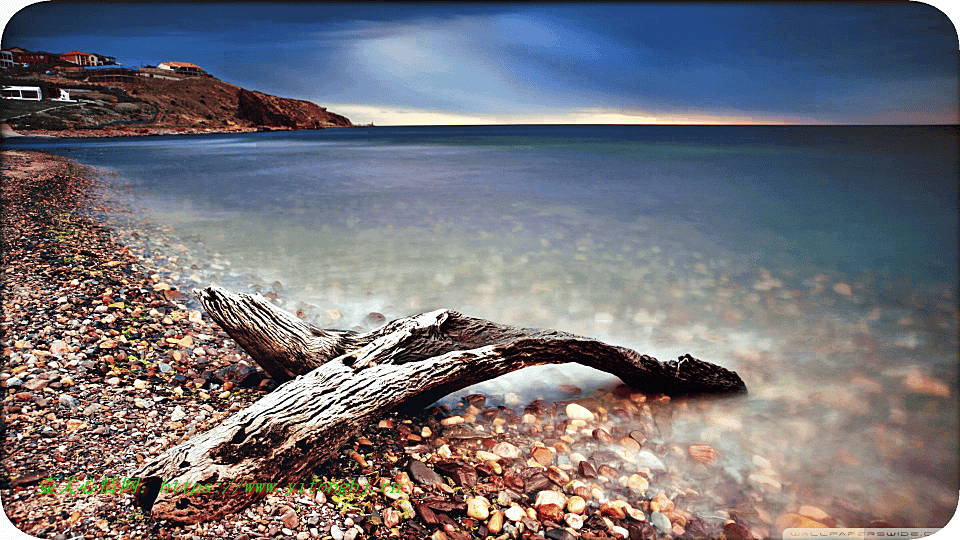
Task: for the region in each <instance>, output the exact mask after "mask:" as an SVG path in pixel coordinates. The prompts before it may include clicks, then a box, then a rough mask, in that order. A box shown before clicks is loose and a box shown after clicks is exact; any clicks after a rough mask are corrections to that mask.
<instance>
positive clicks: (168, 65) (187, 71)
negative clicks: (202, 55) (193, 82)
mask: <svg viewBox="0 0 960 540" xmlns="http://www.w3.org/2000/svg"><path fill="white" fill-rule="evenodd" d="M157 69H162V70H166V71H172V72H174V73H176V74H178V75H188V76H197V77H199V76H201V75H204V74H205V72H204V71H203V70H202V69H200V66H197V65H194V64H191V63H189V62H163V63H161V64H158V65H157Z"/></svg>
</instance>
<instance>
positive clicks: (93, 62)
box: [60, 51, 101, 66]
mask: <svg viewBox="0 0 960 540" xmlns="http://www.w3.org/2000/svg"><path fill="white" fill-rule="evenodd" d="M60 60H63V61H65V62H70V63H71V64H77V65H78V66H99V65H100V64H101V62H100V56H99V55H96V54H91V53H85V52H80V51H70V52H66V53H63V54H61V55H60Z"/></svg>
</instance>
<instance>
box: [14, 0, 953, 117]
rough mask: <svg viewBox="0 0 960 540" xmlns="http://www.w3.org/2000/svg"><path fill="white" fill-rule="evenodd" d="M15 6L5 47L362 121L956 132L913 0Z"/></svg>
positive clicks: (942, 60) (931, 21)
mask: <svg viewBox="0 0 960 540" xmlns="http://www.w3.org/2000/svg"><path fill="white" fill-rule="evenodd" d="M15 1H19V2H20V4H21V5H23V4H27V3H29V0H15ZM0 2H7V3H8V4H9V0H0ZM7 10H8V11H14V12H15V13H12V14H9V13H8V14H6V15H7V17H10V20H9V22H8V24H7V26H6V27H5V29H4V32H3V39H2V46H3V47H4V48H9V47H14V46H19V47H23V48H26V49H29V50H43V51H47V52H53V53H62V52H67V51H71V50H75V49H77V50H81V51H84V52H92V53H98V54H102V55H107V56H115V57H116V58H117V60H118V62H120V63H122V64H124V66H127V67H133V68H137V67H139V66H141V65H156V64H157V63H160V62H165V61H181V62H191V63H194V64H197V65H199V66H200V67H202V68H203V69H205V70H206V71H207V72H209V73H211V74H212V75H214V76H216V77H217V78H220V79H222V80H224V81H227V82H229V83H232V84H236V85H239V86H241V87H244V88H247V89H250V90H258V91H261V92H265V93H268V94H273V95H278V96H283V97H292V98H298V99H307V100H311V101H314V102H316V103H319V104H320V105H322V106H324V107H327V108H328V109H329V110H331V111H333V112H336V113H340V114H343V115H345V116H347V117H348V118H350V119H351V120H352V121H353V122H354V123H358V124H363V123H369V122H374V123H375V124H377V125H440V124H531V123H533V124H536V123H562V124H577V123H592V124H658V123H660V124H662V123H667V124H702V123H705V124H755V123H761V124H957V123H958V66H960V60H958V58H960V45H958V40H957V31H956V29H955V27H954V25H953V23H952V22H951V21H950V18H949V17H948V16H947V15H945V14H944V13H942V12H941V11H940V10H938V9H937V8H936V7H931V6H929V5H926V4H921V3H916V2H910V3H902V4H890V3H856V4H850V3H736V2H731V3H689V4H688V3H643V2H635V3H632V2H619V3H599V4H598V3H590V4H577V3H452V4H437V3H410V4H393V3H387V4H383V3H376V4H374V3H353V4H330V3H309V2H297V3H288V4H285V3H275V2H263V3H257V2H245V3H229V2H217V3H209V4H204V3H143V2H138V3H97V2H80V3H67V2H43V3H37V4H32V5H29V6H27V7H25V8H24V9H22V10H20V11H16V10H15V9H10V8H9V7H8V8H7Z"/></svg>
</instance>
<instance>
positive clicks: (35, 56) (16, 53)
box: [9, 47, 60, 65]
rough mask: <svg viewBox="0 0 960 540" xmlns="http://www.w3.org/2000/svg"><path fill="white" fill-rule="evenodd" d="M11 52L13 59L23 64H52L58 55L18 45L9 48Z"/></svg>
mask: <svg viewBox="0 0 960 540" xmlns="http://www.w3.org/2000/svg"><path fill="white" fill-rule="evenodd" d="M9 50H10V52H12V53H13V61H14V62H16V63H18V64H24V65H37V64H53V63H55V62H56V61H57V60H59V59H60V58H59V56H58V55H56V54H53V53H48V52H45V51H36V52H34V51H28V50H26V49H21V48H20V47H14V48H12V49H9Z"/></svg>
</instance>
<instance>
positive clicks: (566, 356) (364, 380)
mask: <svg viewBox="0 0 960 540" xmlns="http://www.w3.org/2000/svg"><path fill="white" fill-rule="evenodd" d="M195 293H196V294H197V296H198V298H199V299H200V303H201V304H202V305H203V307H204V309H206V311H207V312H208V313H209V314H210V316H211V317H213V319H214V320H216V321H217V323H219V324H220V326H221V327H222V328H223V329H224V330H225V331H226V332H227V333H228V334H229V335H230V336H231V337H233V338H234V339H235V340H236V341H237V342H238V343H239V344H240V345H241V346H242V347H243V348H244V349H245V350H246V351H247V352H248V353H249V354H250V356H251V357H252V358H253V359H254V360H255V361H257V363H259V364H260V365H261V366H262V367H263V369H264V370H266V371H267V372H268V373H269V374H270V375H271V376H272V377H273V378H274V379H275V380H277V381H278V382H282V381H286V382H284V384H282V385H280V386H279V387H278V388H277V389H276V390H274V391H273V392H271V393H270V394H268V395H267V396H264V397H263V398H261V399H260V400H259V401H257V402H256V403H255V404H253V405H252V406H250V407H249V408H247V409H246V410H243V411H240V412H238V413H236V414H234V415H233V416H231V417H229V418H227V419H225V420H224V421H223V422H222V423H221V424H220V425H219V426H217V427H215V428H214V429H212V430H210V431H208V432H206V433H204V434H202V435H197V436H195V437H193V438H192V439H190V440H189V441H187V442H185V443H183V444H181V445H179V446H176V447H174V448H171V449H169V450H167V451H166V452H165V453H164V454H162V455H161V456H159V457H158V458H157V459H156V460H155V461H153V462H151V463H149V464H147V465H146V466H144V467H143V468H142V469H141V470H140V471H138V472H137V473H136V475H137V476H138V477H139V478H141V479H142V485H143V486H144V487H145V488H146V489H142V490H141V493H139V494H138V504H140V506H141V507H143V508H144V509H146V510H150V511H151V512H152V514H153V515H154V517H156V518H157V519H168V520H171V521H174V522H179V523H196V522H200V521H207V520H211V519H216V518H218V517H220V516H223V515H225V514H228V513H232V512H237V511H239V510H241V509H243V508H244V507H246V506H247V505H249V504H250V503H251V502H252V501H253V500H255V499H256V498H257V497H262V496H263V495H262V494H259V495H258V494H256V493H246V492H245V489H244V485H243V483H244V482H246V481H251V482H254V481H255V482H260V483H266V482H270V483H273V482H276V483H278V484H281V485H285V483H287V482H295V481H298V480H300V479H301V478H303V477H304V476H306V475H308V474H309V472H310V471H312V470H314V468H315V467H316V466H317V465H318V464H320V463H321V462H323V461H324V460H325V459H326V458H327V457H329V456H330V455H331V454H333V453H335V452H336V451H337V449H338V448H339V447H340V446H341V445H342V444H343V443H344V442H346V440H347V439H349V437H350V436H352V435H353V434H355V433H357V432H358V431H359V430H360V429H362V428H363V427H364V426H365V425H367V424H368V423H369V422H370V421H371V420H373V419H375V418H376V417H377V416H378V415H380V414H382V413H384V412H386V411H389V410H391V409H393V408H395V407H398V406H400V405H405V404H406V405H410V404H411V403H414V404H418V405H425V404H430V403H432V402H433V401H435V400H436V399H439V398H440V397H443V396H444V395H446V394H448V393H450V392H454V391H457V390H460V389H462V388H465V387H468V386H470V385H472V384H476V383H478V382H482V381H485V380H489V379H492V378H495V377H498V376H500V375H503V374H505V373H509V372H511V371H515V370H517V369H520V368H524V367H528V366H534V365H540V364H556V363H566V362H576V363H579V364H584V365H587V366H590V367H593V368H596V369H598V370H601V371H606V372H608V373H612V374H614V375H616V376H618V377H620V379H621V380H623V382H624V383H626V384H627V385H629V386H631V387H634V388H637V389H639V390H642V391H647V392H660V393H665V394H668V395H690V394H706V393H714V394H721V393H726V394H730V393H745V392H746V386H745V385H744V383H743V381H742V380H741V379H740V377H739V376H737V374H736V373H735V372H732V371H729V370H726V369H724V368H722V367H719V366H716V365H714V364H710V363H707V362H702V361H700V360H697V359H695V358H692V357H690V356H684V357H682V358H681V359H680V361H679V362H669V363H661V362H660V361H658V360H657V359H655V358H652V357H650V356H646V355H641V354H639V353H637V352H635V351H632V350H630V349H626V348H623V347H615V346H612V345H608V344H605V343H602V342H599V341H596V340H593V339H589V338H584V337H580V336H576V335H573V334H568V333H564V332H557V331H552V330H534V329H525V328H518V327H513V326H506V325H500V324H496V323H492V322H490V321H485V320H482V319H474V318H470V317H465V316H463V315H460V314H459V313H456V312H454V311H449V310H438V311H433V312H430V313H423V314H420V315H417V316H414V317H406V318H403V319H398V320H396V321H393V322H391V323H389V324H387V325H386V326H384V327H382V328H380V329H378V330H376V331H373V332H370V333H367V334H355V333H351V332H343V331H324V330H319V329H317V328H314V327H312V326H309V325H307V324H306V323H304V322H303V321H301V320H300V319H298V318H296V317H294V316H293V315H291V314H289V313H287V312H285V311H282V310H280V309H279V308H276V307H274V306H273V305H272V304H270V303H269V302H267V301H266V300H265V299H263V298H262V297H259V296H257V297H253V296H249V295H239V296H237V295H233V294H230V293H228V292H226V291H224V290H222V289H219V288H207V289H204V290H198V291H195ZM163 481H166V482H168V483H169V484H170V485H171V486H172V485H174V484H173V483H174V482H176V485H182V484H183V483H184V482H189V483H191V484H198V483H199V484H203V485H208V486H211V485H212V486H214V487H213V488H210V489H205V490H200V491H195V492H192V493H184V492H183V490H182V489H181V490H180V491H179V492H168V491H166V490H161V482H163Z"/></svg>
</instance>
